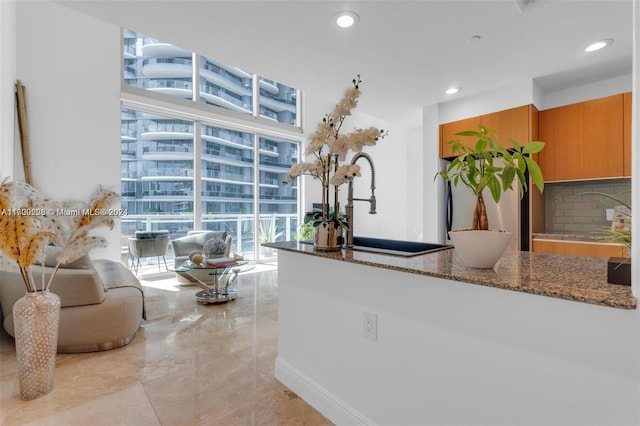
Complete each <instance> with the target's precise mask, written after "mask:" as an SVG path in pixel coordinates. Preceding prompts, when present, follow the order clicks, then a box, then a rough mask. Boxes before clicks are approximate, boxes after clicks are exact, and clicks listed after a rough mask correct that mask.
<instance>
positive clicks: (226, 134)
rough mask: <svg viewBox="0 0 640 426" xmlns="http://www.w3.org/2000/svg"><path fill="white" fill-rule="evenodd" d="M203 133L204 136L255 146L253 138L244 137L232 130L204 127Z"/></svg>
mask: <svg viewBox="0 0 640 426" xmlns="http://www.w3.org/2000/svg"><path fill="white" fill-rule="evenodd" d="M202 135H203V136H211V137H213V138H218V139H223V140H226V141H229V142H234V143H237V144H239V145H244V146H247V147H250V148H253V140H252V139H251V138H248V137H246V138H243V137H242V136H240V135H238V134H236V133H232V132H230V131H225V130H220V129H217V128H215V127H208V126H203V127H202Z"/></svg>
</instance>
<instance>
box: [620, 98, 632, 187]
mask: <svg viewBox="0 0 640 426" xmlns="http://www.w3.org/2000/svg"><path fill="white" fill-rule="evenodd" d="M622 109H623V114H624V116H623V118H622V122H623V130H622V132H623V138H624V142H623V146H622V156H623V163H622V170H623V176H625V177H631V92H627V93H625V94H624V95H623V106H622Z"/></svg>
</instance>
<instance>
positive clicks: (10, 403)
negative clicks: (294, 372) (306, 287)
mask: <svg viewBox="0 0 640 426" xmlns="http://www.w3.org/2000/svg"><path fill="white" fill-rule="evenodd" d="M142 282H143V285H144V289H145V294H146V307H147V320H146V321H145V322H144V323H143V325H142V327H141V328H140V330H139V331H138V333H137V335H136V337H135V339H134V341H133V342H132V343H131V344H129V345H127V346H125V347H122V348H119V349H115V350H111V351H104V352H95V353H87V354H67V355H65V354H59V355H58V357H57V360H56V371H55V385H54V389H53V391H52V392H51V393H50V394H48V395H46V396H44V397H41V398H39V399H37V400H34V401H29V402H24V401H20V399H19V397H18V383H17V379H16V375H15V370H16V358H15V347H14V344H13V339H12V338H11V337H9V336H8V335H7V334H6V332H4V330H2V332H1V333H0V425H3V426H8V425H27V424H29V425H31V424H34V425H329V424H331V423H330V422H329V421H327V420H326V419H325V418H324V417H323V416H322V415H320V414H319V413H318V412H317V411H315V410H314V409H313V408H312V407H310V406H309V405H308V404H306V403H305V402H304V401H303V400H301V399H300V398H299V397H298V396H297V395H295V394H294V393H293V392H291V391H290V390H288V389H287V388H286V387H284V386H283V385H282V384H280V382H278V381H277V380H276V379H274V377H273V368H274V362H275V357H276V350H277V349H276V347H277V321H278V312H277V271H276V270H275V268H274V267H273V266H271V267H269V266H265V265H260V266H259V267H258V268H256V269H255V270H254V271H252V272H247V273H244V274H242V275H240V276H239V283H238V291H239V296H238V299H236V300H235V301H233V302H229V303H226V304H222V305H199V304H197V303H196V301H195V297H194V295H195V293H196V292H197V290H198V289H197V288H196V287H192V286H179V285H177V284H176V282H175V280H174V279H173V278H172V277H166V276H165V277H161V278H153V279H142Z"/></svg>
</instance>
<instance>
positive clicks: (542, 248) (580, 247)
mask: <svg viewBox="0 0 640 426" xmlns="http://www.w3.org/2000/svg"><path fill="white" fill-rule="evenodd" d="M531 251H534V252H537V253H551V254H561V255H565V256H589V257H602V258H609V257H627V248H626V247H625V246H624V245H622V244H613V243H595V242H586V241H563V240H537V239H534V240H533V245H532V249H531Z"/></svg>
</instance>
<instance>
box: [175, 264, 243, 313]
mask: <svg viewBox="0 0 640 426" xmlns="http://www.w3.org/2000/svg"><path fill="white" fill-rule="evenodd" d="M253 268H255V265H254V264H252V263H249V261H248V260H238V261H234V260H233V259H228V261H225V260H220V259H216V260H215V262H211V263H210V262H207V261H204V262H203V263H202V264H199V265H197V264H195V263H192V262H191V261H187V262H185V263H183V264H182V265H181V266H180V267H179V268H176V269H174V271H175V272H176V273H178V274H180V275H182V276H184V277H185V278H186V279H188V280H189V281H192V282H193V283H195V284H196V285H197V286H198V287H200V288H201V289H202V291H199V292H197V293H196V300H197V301H198V303H201V304H203V305H207V304H210V303H225V302H228V301H230V300H234V299H235V298H236V296H237V295H238V291H237V290H236V288H235V287H234V286H233V285H232V284H233V283H234V281H235V280H236V278H237V277H238V274H239V273H241V272H247V271H250V270H252V269H253Z"/></svg>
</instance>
